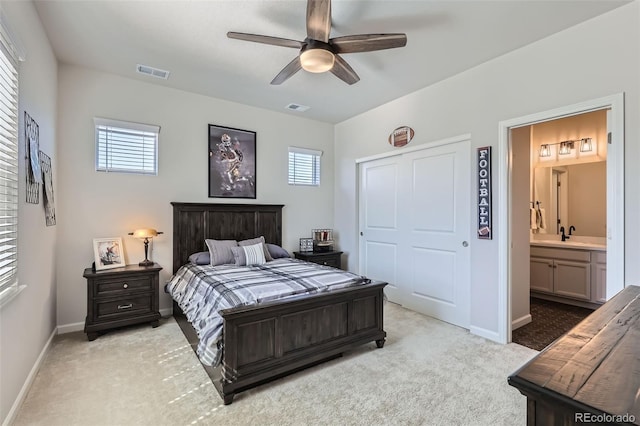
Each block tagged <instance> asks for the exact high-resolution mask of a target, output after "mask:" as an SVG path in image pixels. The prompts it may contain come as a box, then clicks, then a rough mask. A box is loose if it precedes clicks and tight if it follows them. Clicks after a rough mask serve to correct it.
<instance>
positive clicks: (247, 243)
mask: <svg viewBox="0 0 640 426" xmlns="http://www.w3.org/2000/svg"><path fill="white" fill-rule="evenodd" d="M259 243H262V250H263V251H264V258H265V260H266V261H267V262H271V261H272V260H273V257H271V255H270V254H269V250H267V245H266V244H265V242H264V237H262V236H260V237H258V238H251V239H250V240H242V241H238V245H239V246H252V245H254V244H259Z"/></svg>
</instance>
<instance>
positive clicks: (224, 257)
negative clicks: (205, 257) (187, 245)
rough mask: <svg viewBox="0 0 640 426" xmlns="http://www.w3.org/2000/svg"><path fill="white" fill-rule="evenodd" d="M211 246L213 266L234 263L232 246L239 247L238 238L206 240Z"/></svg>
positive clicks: (210, 254) (208, 245)
mask: <svg viewBox="0 0 640 426" xmlns="http://www.w3.org/2000/svg"><path fill="white" fill-rule="evenodd" d="M204 241H205V243H207V247H209V256H210V257H211V266H216V265H233V264H234V262H235V261H234V259H233V253H232V252H231V248H232V247H237V246H238V242H237V241H236V240H204Z"/></svg>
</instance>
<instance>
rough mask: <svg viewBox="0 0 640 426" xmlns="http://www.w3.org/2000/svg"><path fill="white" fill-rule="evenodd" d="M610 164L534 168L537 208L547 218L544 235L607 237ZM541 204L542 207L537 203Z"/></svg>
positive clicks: (541, 231) (542, 232)
mask: <svg viewBox="0 0 640 426" xmlns="http://www.w3.org/2000/svg"><path fill="white" fill-rule="evenodd" d="M606 190H607V163H606V161H597V162H591V163H580V164H571V165H568V166H548V167H536V168H535V169H534V184H533V200H532V201H533V202H534V204H533V207H535V208H537V207H539V208H540V209H541V212H542V214H543V215H544V224H545V225H546V226H545V228H544V229H539V230H536V231H535V232H537V233H540V234H545V233H546V234H559V233H560V227H561V226H564V229H565V233H566V234H568V233H569V227H570V226H574V227H575V230H574V231H573V235H583V236H590V237H605V236H606V228H607V192H606ZM537 202H539V203H540V204H536V203H537Z"/></svg>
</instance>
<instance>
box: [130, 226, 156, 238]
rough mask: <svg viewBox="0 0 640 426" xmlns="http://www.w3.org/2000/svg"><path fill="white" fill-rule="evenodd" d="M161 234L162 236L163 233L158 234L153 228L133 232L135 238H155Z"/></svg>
mask: <svg viewBox="0 0 640 426" xmlns="http://www.w3.org/2000/svg"><path fill="white" fill-rule="evenodd" d="M159 234H162V232H158V231H156V230H155V229H153V228H141V229H136V230H135V231H133V233H132V234H131V235H133V237H134V238H153V237H155V236H157V235H159Z"/></svg>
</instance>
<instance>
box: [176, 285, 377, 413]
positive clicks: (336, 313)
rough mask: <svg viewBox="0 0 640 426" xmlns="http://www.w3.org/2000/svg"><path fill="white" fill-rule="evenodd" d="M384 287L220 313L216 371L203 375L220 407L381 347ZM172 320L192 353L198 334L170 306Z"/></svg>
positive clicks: (333, 293) (373, 287)
mask: <svg viewBox="0 0 640 426" xmlns="http://www.w3.org/2000/svg"><path fill="white" fill-rule="evenodd" d="M385 285H386V283H371V284H366V285H361V286H356V287H351V288H347V289H343V290H338V291H334V292H329V293H323V294H319V295H313V296H299V297H296V298H289V299H287V300H286V301H276V302H269V303H265V304H261V305H256V306H247V307H240V308H234V309H227V310H224V311H222V316H223V318H224V326H223V327H224V328H223V329H224V337H223V338H224V353H223V357H222V362H221V366H219V367H217V368H212V367H208V366H205V370H206V371H207V373H208V374H209V376H210V377H211V379H212V381H213V383H214V385H215V387H216V389H217V390H218V392H219V393H220V396H221V397H222V398H223V400H224V403H225V404H230V403H231V402H232V401H233V397H234V395H235V394H237V393H239V392H242V391H244V390H247V389H250V388H252V387H255V386H258V385H260V384H262V383H266V382H268V381H271V380H274V379H277V378H279V377H283V376H286V375H288V374H291V373H293V372H295V371H298V370H301V369H303V368H307V367H310V366H312V365H315V364H318V363H320V362H323V361H326V360H328V359H332V358H335V357H336V356H340V355H341V354H342V352H344V351H346V350H349V349H351V348H353V347H356V346H359V345H362V344H364V343H368V342H374V341H375V342H376V344H377V346H378V347H382V346H383V345H384V341H385V337H386V333H385V331H384V330H383V311H382V307H383V297H384V296H383V288H384V286H385ZM176 308H177V310H176ZM174 316H176V319H177V320H178V323H179V324H180V327H181V328H182V330H183V332H184V334H185V336H186V337H187V339H189V341H190V343H191V345H192V347H193V348H194V350H195V347H196V346H197V335H196V333H195V331H194V330H193V328H192V327H191V325H190V324H189V323H188V322H187V321H186V318H184V315H181V312H179V308H178V307H177V306H176V305H175V303H174Z"/></svg>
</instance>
